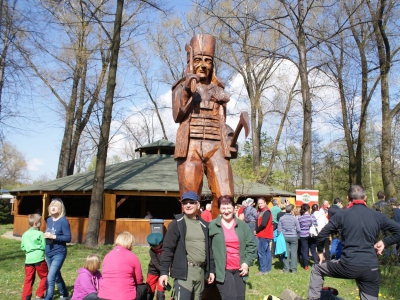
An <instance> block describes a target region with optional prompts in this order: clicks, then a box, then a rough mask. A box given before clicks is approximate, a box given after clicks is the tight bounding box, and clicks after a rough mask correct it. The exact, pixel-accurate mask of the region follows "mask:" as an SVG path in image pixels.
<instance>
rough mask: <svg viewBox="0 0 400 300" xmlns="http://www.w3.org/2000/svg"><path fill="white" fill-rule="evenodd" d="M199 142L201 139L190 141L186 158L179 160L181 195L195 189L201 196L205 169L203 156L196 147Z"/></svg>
mask: <svg viewBox="0 0 400 300" xmlns="http://www.w3.org/2000/svg"><path fill="white" fill-rule="evenodd" d="M197 142H201V141H193V140H192V141H190V144H189V149H188V155H187V157H186V159H184V158H180V159H178V160H177V162H178V181H179V191H180V194H181V196H182V195H183V194H184V193H186V192H188V191H193V192H195V193H197V194H198V195H199V197H201V190H202V188H203V176H204V169H203V161H202V158H201V157H200V155H199V153H198V152H197V149H196V146H199V145H198V143H197Z"/></svg>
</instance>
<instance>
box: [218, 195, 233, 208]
mask: <svg viewBox="0 0 400 300" xmlns="http://www.w3.org/2000/svg"><path fill="white" fill-rule="evenodd" d="M222 204H232V206H233V205H234V203H233V198H232V197H230V196H228V195H223V196H221V197H219V198H218V208H220V207H221V205H222Z"/></svg>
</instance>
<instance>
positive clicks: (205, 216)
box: [200, 203, 212, 222]
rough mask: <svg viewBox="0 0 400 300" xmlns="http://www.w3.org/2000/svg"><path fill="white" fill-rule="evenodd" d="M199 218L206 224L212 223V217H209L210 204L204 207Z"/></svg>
mask: <svg viewBox="0 0 400 300" xmlns="http://www.w3.org/2000/svg"><path fill="white" fill-rule="evenodd" d="M200 217H201V218H202V219H203V220H204V221H207V222H211V221H212V215H211V204H210V203H208V204H207V205H206V209H205V210H204V211H203V212H202V213H201V215H200Z"/></svg>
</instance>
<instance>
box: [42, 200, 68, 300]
mask: <svg viewBox="0 0 400 300" xmlns="http://www.w3.org/2000/svg"><path fill="white" fill-rule="evenodd" d="M48 211H49V215H50V216H49V217H48V218H47V221H46V223H47V229H46V232H45V234H44V237H45V238H46V250H45V254H46V261H47V265H48V267H49V273H48V275H47V281H46V298H45V300H51V299H53V295H54V285H55V284H57V287H58V290H59V292H60V299H68V290H67V287H66V285H65V282H64V279H63V278H62V276H61V272H60V270H61V267H62V265H63V263H64V260H65V258H66V257H67V243H68V242H70V241H71V230H70V227H69V223H68V220H67V218H66V217H65V207H64V203H63V202H62V200H61V199H60V198H54V199H52V200H51V202H50V205H49V207H48Z"/></svg>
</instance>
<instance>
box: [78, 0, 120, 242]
mask: <svg viewBox="0 0 400 300" xmlns="http://www.w3.org/2000/svg"><path fill="white" fill-rule="evenodd" d="M123 7H124V1H123V0H117V10H116V13H115V22H114V33H113V39H112V46H111V50H112V52H111V59H110V70H109V73H108V80H107V91H106V97H105V101H104V111H103V118H102V123H101V131H100V141H99V145H98V150H97V162H96V169H95V171H94V180H93V188H92V196H91V199H90V210H89V220H88V226H87V235H86V241H85V244H86V246H88V247H90V248H94V247H96V246H97V244H98V243H97V240H98V237H99V228H100V218H101V213H102V210H103V191H104V175H105V170H106V162H107V149H108V139H109V135H110V126H111V118H112V108H113V104H114V90H115V86H116V84H117V82H116V80H117V67H118V54H119V48H120V43H121V24H122V11H123Z"/></svg>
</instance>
